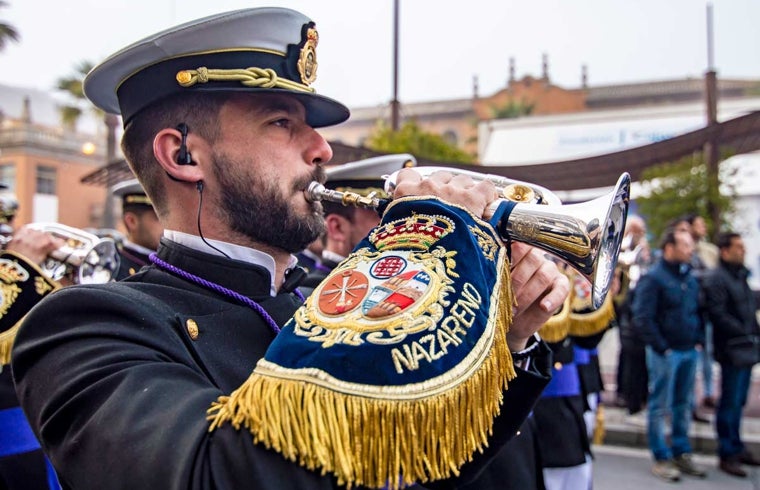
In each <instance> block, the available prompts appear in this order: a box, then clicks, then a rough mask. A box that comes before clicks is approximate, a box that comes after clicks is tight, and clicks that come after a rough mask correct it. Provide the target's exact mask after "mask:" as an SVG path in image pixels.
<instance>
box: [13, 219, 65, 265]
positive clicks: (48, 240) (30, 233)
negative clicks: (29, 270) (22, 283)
mask: <svg viewBox="0 0 760 490" xmlns="http://www.w3.org/2000/svg"><path fill="white" fill-rule="evenodd" d="M64 245H66V243H65V242H64V241H63V240H61V239H60V238H58V237H55V236H53V235H50V234H48V233H45V232H43V231H39V230H35V229H33V228H31V227H29V226H22V227H21V228H19V229H18V230H16V231H15V232H14V233H13V237H12V238H11V240H10V242H9V243H8V245H7V246H6V247H5V249H6V250H7V251H9V252H15V253H17V254H19V255H23V256H24V257H25V258H27V259H28V260H29V261H30V262H33V263H35V264H41V263H42V261H43V260H45V257H47V256H48V255H50V254H51V253H52V252H53V251H54V250H57V249H59V248H61V247H62V246H64Z"/></svg>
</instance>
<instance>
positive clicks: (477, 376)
mask: <svg viewBox="0 0 760 490" xmlns="http://www.w3.org/2000/svg"><path fill="white" fill-rule="evenodd" d="M501 270H502V271H504V272H503V273H501V274H500V276H501V277H500V280H499V281H500V283H499V284H497V285H496V287H495V288H494V293H493V294H492V299H491V305H492V309H491V311H490V313H489V319H488V321H489V322H495V323H496V325H495V329H494V332H493V336H492V338H491V339H490V340H488V342H490V346H489V345H488V344H486V348H485V351H484V358H483V359H482V360H480V361H478V362H474V363H473V366H472V367H471V368H469V369H472V370H473V372H472V373H465V375H464V376H460V377H458V378H457V379H454V378H453V377H452V379H451V380H450V383H441V384H442V385H443V386H442V387H439V388H437V389H436V390H431V393H430V394H427V393H426V394H424V395H423V394H417V393H408V394H407V396H403V393H401V395H399V394H398V393H399V391H398V388H399V387H396V388H395V389H396V390H397V391H395V392H394V391H392V390H388V391H385V390H383V388H385V387H379V388H378V387H373V388H372V389H370V390H366V392H367V396H361V395H360V394H357V393H356V390H354V391H353V392H352V393H348V392H347V390H341V391H339V390H338V389H335V388H336V386H335V385H334V384H331V383H330V381H331V380H330V376H329V375H327V373H325V372H324V371H319V370H314V371H313V372H310V373H309V374H310V375H309V376H308V378H306V377H304V378H305V379H294V376H292V375H288V373H286V372H285V370H284V369H283V368H281V367H279V366H277V365H274V364H273V363H270V362H269V361H266V360H262V361H259V363H258V365H257V367H256V369H255V370H254V372H253V373H252V374H251V376H250V377H249V378H248V380H247V381H246V382H245V383H244V384H243V385H242V386H241V387H240V388H239V389H237V390H236V391H234V392H233V393H232V394H231V395H230V396H225V397H220V398H219V400H218V401H217V402H216V403H214V404H213V405H212V406H211V408H209V410H208V418H209V420H210V421H211V424H210V428H209V430H210V431H213V430H215V429H217V428H219V427H220V426H221V425H223V424H225V423H230V424H231V425H232V426H233V427H234V428H235V429H239V428H241V427H245V428H247V429H248V430H250V431H251V433H252V434H253V439H254V442H255V443H261V444H263V445H264V446H266V447H267V448H271V449H274V450H276V451H278V452H280V453H281V454H282V455H283V456H284V457H285V458H287V459H288V460H290V461H294V462H297V463H299V464H300V465H302V466H304V467H306V468H308V469H310V470H313V471H318V472H320V473H321V474H327V473H331V474H334V475H335V476H336V477H337V479H338V482H339V484H341V485H346V486H347V487H348V488H351V487H354V486H368V487H372V488H383V487H385V488H388V489H394V490H395V489H398V488H403V487H405V486H408V485H411V484H413V483H415V482H416V483H425V482H427V481H431V480H440V479H445V478H449V477H452V476H454V475H458V474H459V468H461V466H462V465H463V464H464V463H466V462H468V461H470V460H471V459H472V455H473V454H474V453H475V451H482V450H483V449H484V448H485V447H486V446H487V445H488V437H489V435H490V434H491V433H492V430H493V419H494V417H495V416H496V415H498V414H499V413H500V410H501V408H502V407H501V405H502V402H503V394H502V391H504V390H506V389H507V384H508V381H509V380H511V379H513V378H514V377H515V376H516V374H515V370H514V367H513V364H512V356H511V354H510V351H509V348H508V346H507V342H506V334H507V332H508V331H509V326H510V325H511V322H512V302H513V295H512V290H511V281H510V280H509V267H504V268H502V269H501ZM317 371H319V372H317ZM449 374H450V373H446V374H443V375H442V376H447V375H449ZM460 378H461V380H460ZM389 388H390V387H389ZM400 388H401V390H403V388H404V387H403V386H402V387H400ZM370 391H372V392H370ZM394 393H395V394H394Z"/></svg>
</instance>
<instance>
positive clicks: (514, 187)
mask: <svg viewBox="0 0 760 490" xmlns="http://www.w3.org/2000/svg"><path fill="white" fill-rule="evenodd" d="M501 195H502V197H503V198H504V199H507V200H509V201H514V202H533V200H534V198H535V197H536V193H535V192H533V189H531V188H530V187H528V186H527V185H523V184H509V185H508V186H506V187H504V188H503V189H502V191H501Z"/></svg>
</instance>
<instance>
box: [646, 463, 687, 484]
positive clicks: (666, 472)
mask: <svg viewBox="0 0 760 490" xmlns="http://www.w3.org/2000/svg"><path fill="white" fill-rule="evenodd" d="M652 474H653V475H654V476H656V477H658V478H660V479H662V480H665V481H667V482H677V481H678V480H680V479H681V471H680V470H679V469H678V468H676V465H675V464H673V461H671V460H667V459H666V460H663V461H656V462H655V463H654V466H652Z"/></svg>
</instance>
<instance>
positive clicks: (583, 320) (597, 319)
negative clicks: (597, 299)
mask: <svg viewBox="0 0 760 490" xmlns="http://www.w3.org/2000/svg"><path fill="white" fill-rule="evenodd" d="M613 318H615V308H614V306H613V304H612V295H610V294H608V295H607V297H606V298H605V299H604V303H602V306H600V307H599V309H597V310H594V311H591V312H589V313H575V312H572V313H570V335H572V336H574V337H589V336H591V335H596V334H598V333H599V332H602V331H603V330H604V329H606V328H607V326H608V325H609V324H610V321H612V319H613ZM542 337H543V334H542Z"/></svg>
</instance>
